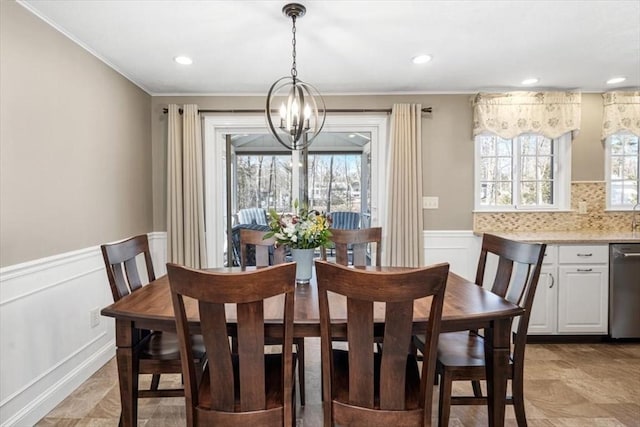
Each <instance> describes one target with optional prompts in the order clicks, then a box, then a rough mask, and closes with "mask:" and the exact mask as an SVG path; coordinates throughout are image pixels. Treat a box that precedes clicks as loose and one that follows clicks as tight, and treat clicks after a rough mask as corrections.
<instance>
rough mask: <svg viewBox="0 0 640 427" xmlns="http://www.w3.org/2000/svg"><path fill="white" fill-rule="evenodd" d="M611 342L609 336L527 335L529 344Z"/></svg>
mask: <svg viewBox="0 0 640 427" xmlns="http://www.w3.org/2000/svg"><path fill="white" fill-rule="evenodd" d="M601 342H611V340H610V339H609V337H608V336H607V335H527V343H528V344H593V343H601Z"/></svg>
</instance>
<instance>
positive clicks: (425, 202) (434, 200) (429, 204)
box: [422, 196, 439, 209]
mask: <svg viewBox="0 0 640 427" xmlns="http://www.w3.org/2000/svg"><path fill="white" fill-rule="evenodd" d="M438 201H439V197H436V196H423V197H422V209H438Z"/></svg>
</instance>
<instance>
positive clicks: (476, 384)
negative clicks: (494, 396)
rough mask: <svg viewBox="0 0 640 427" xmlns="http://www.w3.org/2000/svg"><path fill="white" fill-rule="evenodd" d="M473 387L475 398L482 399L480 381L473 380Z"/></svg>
mask: <svg viewBox="0 0 640 427" xmlns="http://www.w3.org/2000/svg"><path fill="white" fill-rule="evenodd" d="M471 387H473V395H474V396H475V397H482V388H481V387H480V381H478V380H472V381H471Z"/></svg>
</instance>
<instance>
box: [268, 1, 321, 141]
mask: <svg viewBox="0 0 640 427" xmlns="http://www.w3.org/2000/svg"><path fill="white" fill-rule="evenodd" d="M282 12H283V13H284V14H285V15H286V16H287V17H289V18H291V21H292V26H291V33H292V41H291V46H292V52H291V59H292V63H291V77H282V78H280V79H278V80H276V81H275V83H273V84H272V85H271V87H270V88H269V92H268V93H267V102H266V109H265V115H266V119H267V124H268V126H269V130H270V132H271V134H272V135H273V137H274V138H275V139H276V140H277V141H278V142H279V143H280V144H281V145H283V146H284V147H285V148H287V149H289V150H304V149H306V148H307V147H309V146H310V145H311V142H312V141H313V140H314V139H315V138H316V137H317V136H318V134H319V133H320V131H321V130H322V128H323V127H324V123H325V120H326V115H327V112H326V109H325V103H324V98H322V95H321V94H320V92H319V91H318V89H316V88H315V87H314V86H312V85H310V84H308V83H304V82H303V81H301V80H298V70H297V63H296V57H297V52H296V45H297V40H296V32H297V29H296V21H297V18H300V17H302V16H304V14H305V13H306V8H305V7H304V6H303V5H301V4H298V3H289V4H287V5H285V6H284V7H283V8H282ZM289 79H291V80H290V81H289ZM287 86H291V88H290V89H289V94H288V95H286V96H287V99H286V105H285V104H284V103H283V106H282V108H281V110H280V123H279V126H276V125H275V124H274V120H273V117H272V114H273V111H272V105H271V104H272V103H273V101H274V100H275V99H274V98H276V97H283V96H285V95H283V94H278V92H279V91H280V90H282V89H284V88H286V87H287ZM316 98H319V102H320V103H321V106H322V109H321V110H322V111H321V113H322V114H320V108H318V107H319V105H318V99H316ZM311 105H312V106H313V111H309V114H308V116H307V114H305V106H307V107H310V106H311ZM312 125H313V127H312Z"/></svg>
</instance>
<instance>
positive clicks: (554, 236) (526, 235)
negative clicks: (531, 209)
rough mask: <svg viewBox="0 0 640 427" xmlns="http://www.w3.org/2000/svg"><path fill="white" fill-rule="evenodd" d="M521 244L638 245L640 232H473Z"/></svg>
mask: <svg viewBox="0 0 640 427" xmlns="http://www.w3.org/2000/svg"><path fill="white" fill-rule="evenodd" d="M474 233H475V234H476V235H479V236H480V235H482V234H483V233H491V234H495V235H496V236H500V237H504V238H506V239H511V240H518V241H521V242H542V243H640V231H635V232H631V231H488V230H487V231H474Z"/></svg>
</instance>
